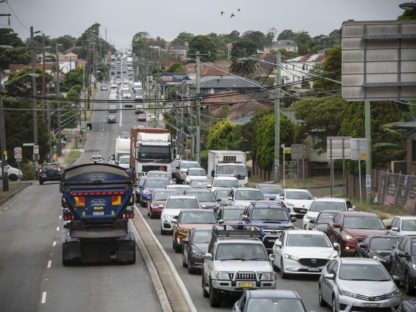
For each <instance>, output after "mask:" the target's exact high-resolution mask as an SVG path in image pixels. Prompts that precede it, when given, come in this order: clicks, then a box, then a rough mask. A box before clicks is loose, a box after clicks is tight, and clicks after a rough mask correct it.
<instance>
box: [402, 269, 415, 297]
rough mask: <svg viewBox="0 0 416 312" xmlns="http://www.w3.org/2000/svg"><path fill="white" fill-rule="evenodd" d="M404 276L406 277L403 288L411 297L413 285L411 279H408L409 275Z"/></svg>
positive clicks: (413, 292)
mask: <svg viewBox="0 0 416 312" xmlns="http://www.w3.org/2000/svg"><path fill="white" fill-rule="evenodd" d="M406 275H407V277H406V279H405V282H404V288H405V291H406V294H407V295H409V296H412V295H414V294H415V284H414V281H413V280H412V278H411V277H410V275H409V273H406V274H405V276H406Z"/></svg>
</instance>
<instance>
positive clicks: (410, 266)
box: [390, 235, 416, 295]
mask: <svg viewBox="0 0 416 312" xmlns="http://www.w3.org/2000/svg"><path fill="white" fill-rule="evenodd" d="M390 273H391V275H392V276H393V278H394V280H395V281H396V282H397V283H398V284H402V285H403V286H404V288H405V291H406V294H408V295H414V294H415V288H416V236H414V235H411V236H410V235H409V236H402V237H401V238H400V241H399V242H398V244H397V245H396V248H394V249H393V252H392V256H391V269H390Z"/></svg>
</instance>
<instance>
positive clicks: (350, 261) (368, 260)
mask: <svg viewBox="0 0 416 312" xmlns="http://www.w3.org/2000/svg"><path fill="white" fill-rule="evenodd" d="M339 259H340V262H341V263H342V264H380V262H378V260H374V259H372V258H355V257H354V258H353V257H342V258H339Z"/></svg>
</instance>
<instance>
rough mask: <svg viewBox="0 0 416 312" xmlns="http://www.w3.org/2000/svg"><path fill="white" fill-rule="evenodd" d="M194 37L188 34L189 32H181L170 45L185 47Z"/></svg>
mask: <svg viewBox="0 0 416 312" xmlns="http://www.w3.org/2000/svg"><path fill="white" fill-rule="evenodd" d="M193 37H194V34H191V33H187V32H181V33H180V34H179V35H178V36H176V38H175V39H173V40H172V42H171V43H170V45H171V46H174V47H175V46H178V47H184V46H185V45H186V44H189V43H190V42H191V40H192V38H193Z"/></svg>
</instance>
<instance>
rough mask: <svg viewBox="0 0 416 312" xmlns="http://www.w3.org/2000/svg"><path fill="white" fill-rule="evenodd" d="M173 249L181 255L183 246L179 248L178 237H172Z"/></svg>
mask: <svg viewBox="0 0 416 312" xmlns="http://www.w3.org/2000/svg"><path fill="white" fill-rule="evenodd" d="M172 248H173V250H175V252H176V253H179V252H180V251H181V246H179V245H178V243H177V242H176V235H174V236H173V237H172Z"/></svg>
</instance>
